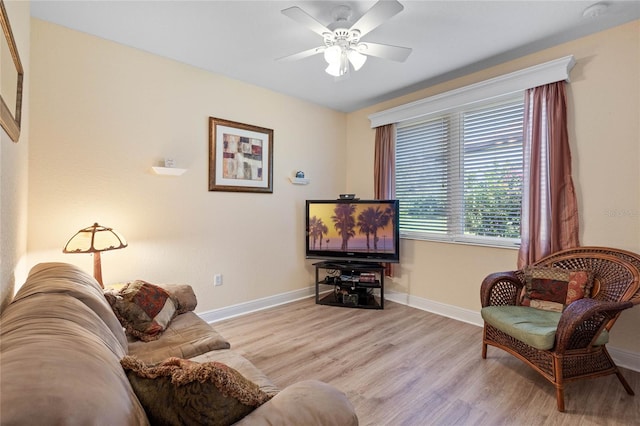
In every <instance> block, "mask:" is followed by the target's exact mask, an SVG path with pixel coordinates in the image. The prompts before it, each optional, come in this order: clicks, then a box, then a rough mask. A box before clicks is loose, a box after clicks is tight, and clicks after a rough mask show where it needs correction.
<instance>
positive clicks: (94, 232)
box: [62, 223, 127, 287]
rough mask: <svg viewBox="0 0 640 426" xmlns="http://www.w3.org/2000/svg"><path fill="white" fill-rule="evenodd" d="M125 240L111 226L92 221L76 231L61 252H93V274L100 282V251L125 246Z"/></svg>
mask: <svg viewBox="0 0 640 426" xmlns="http://www.w3.org/2000/svg"><path fill="white" fill-rule="evenodd" d="M126 246H127V241H126V240H125V239H124V237H123V236H122V235H120V234H119V233H117V232H116V231H114V230H113V229H111V228H107V227H106V226H100V225H98V224H97V223H94V224H93V225H91V226H87V227H86V228H83V229H81V230H79V231H78V232H76V234H75V235H74V236H73V237H71V239H70V240H69V241H68V242H67V244H66V245H65V246H64V248H63V249H62V252H63V253H93V276H94V278H95V279H96V281H98V283H100V286H101V287H104V284H103V283H102V262H101V260H100V252H102V251H107V250H117V249H121V248H125V247H126Z"/></svg>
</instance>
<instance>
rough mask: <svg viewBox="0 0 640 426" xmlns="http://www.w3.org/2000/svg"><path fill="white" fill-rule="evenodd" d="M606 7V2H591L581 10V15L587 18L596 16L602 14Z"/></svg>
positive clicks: (607, 6)
mask: <svg viewBox="0 0 640 426" xmlns="http://www.w3.org/2000/svg"><path fill="white" fill-rule="evenodd" d="M608 8H609V5H608V4H606V3H596V4H592V5H591V6H589V7H587V8H586V9H585V10H584V12H582V17H583V18H589V19H594V18H597V17H598V16H600V15H604V14H605V12H606V11H607V9H608Z"/></svg>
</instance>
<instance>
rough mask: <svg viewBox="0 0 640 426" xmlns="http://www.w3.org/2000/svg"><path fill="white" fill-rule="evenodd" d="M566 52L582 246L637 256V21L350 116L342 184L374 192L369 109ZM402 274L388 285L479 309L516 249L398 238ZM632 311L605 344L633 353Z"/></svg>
mask: <svg viewBox="0 0 640 426" xmlns="http://www.w3.org/2000/svg"><path fill="white" fill-rule="evenodd" d="M566 55H574V56H575V59H576V61H577V64H576V66H575V68H574V69H573V71H572V72H571V80H572V81H571V84H570V85H569V90H568V102H569V138H570V143H571V149H572V158H573V175H574V184H575V186H576V191H577V194H578V197H579V200H578V202H579V208H580V212H581V227H582V229H581V242H582V244H583V245H601V246H610V247H618V248H622V249H627V250H631V251H634V252H638V253H640V173H639V167H638V164H640V161H639V160H640V127H639V126H640V21H635V22H632V23H630V24H626V25H623V26H620V27H616V28H613V29H611V30H608V31H604V32H601V33H598V34H595V35H592V36H589V37H584V38H582V39H579V40H576V41H573V42H569V43H566V44H562V45H559V46H557V47H554V48H551V49H547V50H544V51H541V52H538V53H535V54H532V55H528V56H526V57H523V58H520V59H518V60H514V61H511V62H508V63H505V64H502V65H499V66H496V67H492V68H489V69H486V70H484V71H481V72H477V73H474V74H471V75H468V76H465V77H462V78H458V79H455V80H452V81H449V82H446V83H443V84H440V85H437V86H433V87H430V88H428V89H424V90H421V91H419V92H415V93H412V94H411V95H408V96H404V97H400V98H397V99H394V100H392V101H388V102H384V103H381V104H378V105H375V106H373V107H371V108H367V109H363V110H360V111H357V112H354V113H351V114H349V117H348V143H349V145H348V147H347V153H348V167H347V188H348V189H349V192H355V193H357V194H358V195H361V196H371V195H372V194H373V186H372V182H371V181H370V180H369V179H367V177H368V176H370V175H371V169H372V167H373V166H372V164H373V153H372V152H373V140H374V131H373V130H372V129H371V128H370V122H369V120H368V119H367V116H368V115H369V114H371V113H374V112H378V111H383V110H385V109H388V108H391V107H394V106H397V105H402V104H404V103H407V102H410V101H414V100H417V99H422V98H425V97H428V96H431V95H434V94H438V93H442V92H445V91H448V90H452V89H455V88H459V87H463V86H466V85H469V84H473V83H476V82H479V81H483V80H486V79H489V78H492V77H496V76H499V75H503V74H506V73H509V72H512V71H517V70H519V69H523V68H526V67H529V66H532V65H536V64H539V63H543V62H546V61H549V60H553V59H557V58H560V57H563V56H566ZM401 248H402V250H403V252H402V255H401V257H402V258H401V261H402V268H401V276H400V277H399V278H397V279H394V282H393V283H392V284H391V285H390V288H391V289H393V290H395V291H399V292H408V293H410V294H411V295H413V296H417V297H421V298H425V299H428V300H433V301H437V302H440V303H444V304H449V305H455V306H459V307H462V308H467V309H471V310H474V311H477V310H478V309H479V308H480V301H479V286H480V282H481V280H482V278H484V276H485V275H486V274H488V273H489V272H495V271H502V270H510V269H514V267H515V265H516V254H517V252H516V251H515V250H509V249H494V248H480V247H473V246H468V245H454V244H447V243H434V242H424V241H410V240H404V241H403V244H402V246H401ZM638 323H640V307H636V308H635V309H633V310H632V311H627V312H625V313H624V314H623V315H622V316H621V318H620V321H619V323H618V324H617V325H616V328H614V332H613V335H612V344H613V345H614V346H616V347H618V348H621V349H625V350H628V351H632V352H634V353H636V354H640V333H638V329H637V324H638Z"/></svg>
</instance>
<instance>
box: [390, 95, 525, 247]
mask: <svg viewBox="0 0 640 426" xmlns="http://www.w3.org/2000/svg"><path fill="white" fill-rule="evenodd" d="M523 109H524V107H523V97H522V96H521V95H518V96H516V97H514V96H512V97H510V98H508V99H507V100H503V101H502V102H500V103H487V102H485V103H481V104H475V106H474V107H473V108H471V107H467V108H462V109H457V110H453V111H448V112H446V113H439V114H432V115H430V116H428V117H424V118H423V119H422V120H420V121H413V122H406V123H400V124H398V129H397V142H396V144H397V145H396V197H397V198H398V199H399V200H400V231H401V234H402V236H403V237H405V238H418V239H436V240H449V241H459V242H470V243H478V244H495V245H515V244H517V243H518V242H519V238H520V205H521V198H522V120H523Z"/></svg>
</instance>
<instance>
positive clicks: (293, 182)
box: [289, 177, 311, 185]
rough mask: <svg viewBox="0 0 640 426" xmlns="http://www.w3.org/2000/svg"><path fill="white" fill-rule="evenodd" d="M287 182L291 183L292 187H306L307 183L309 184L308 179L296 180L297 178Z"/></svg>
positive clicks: (291, 178)
mask: <svg viewBox="0 0 640 426" xmlns="http://www.w3.org/2000/svg"><path fill="white" fill-rule="evenodd" d="M289 180H290V181H291V183H292V184H294V185H308V184H309V182H311V180H310V179H307V178H297V177H290V178H289Z"/></svg>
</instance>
